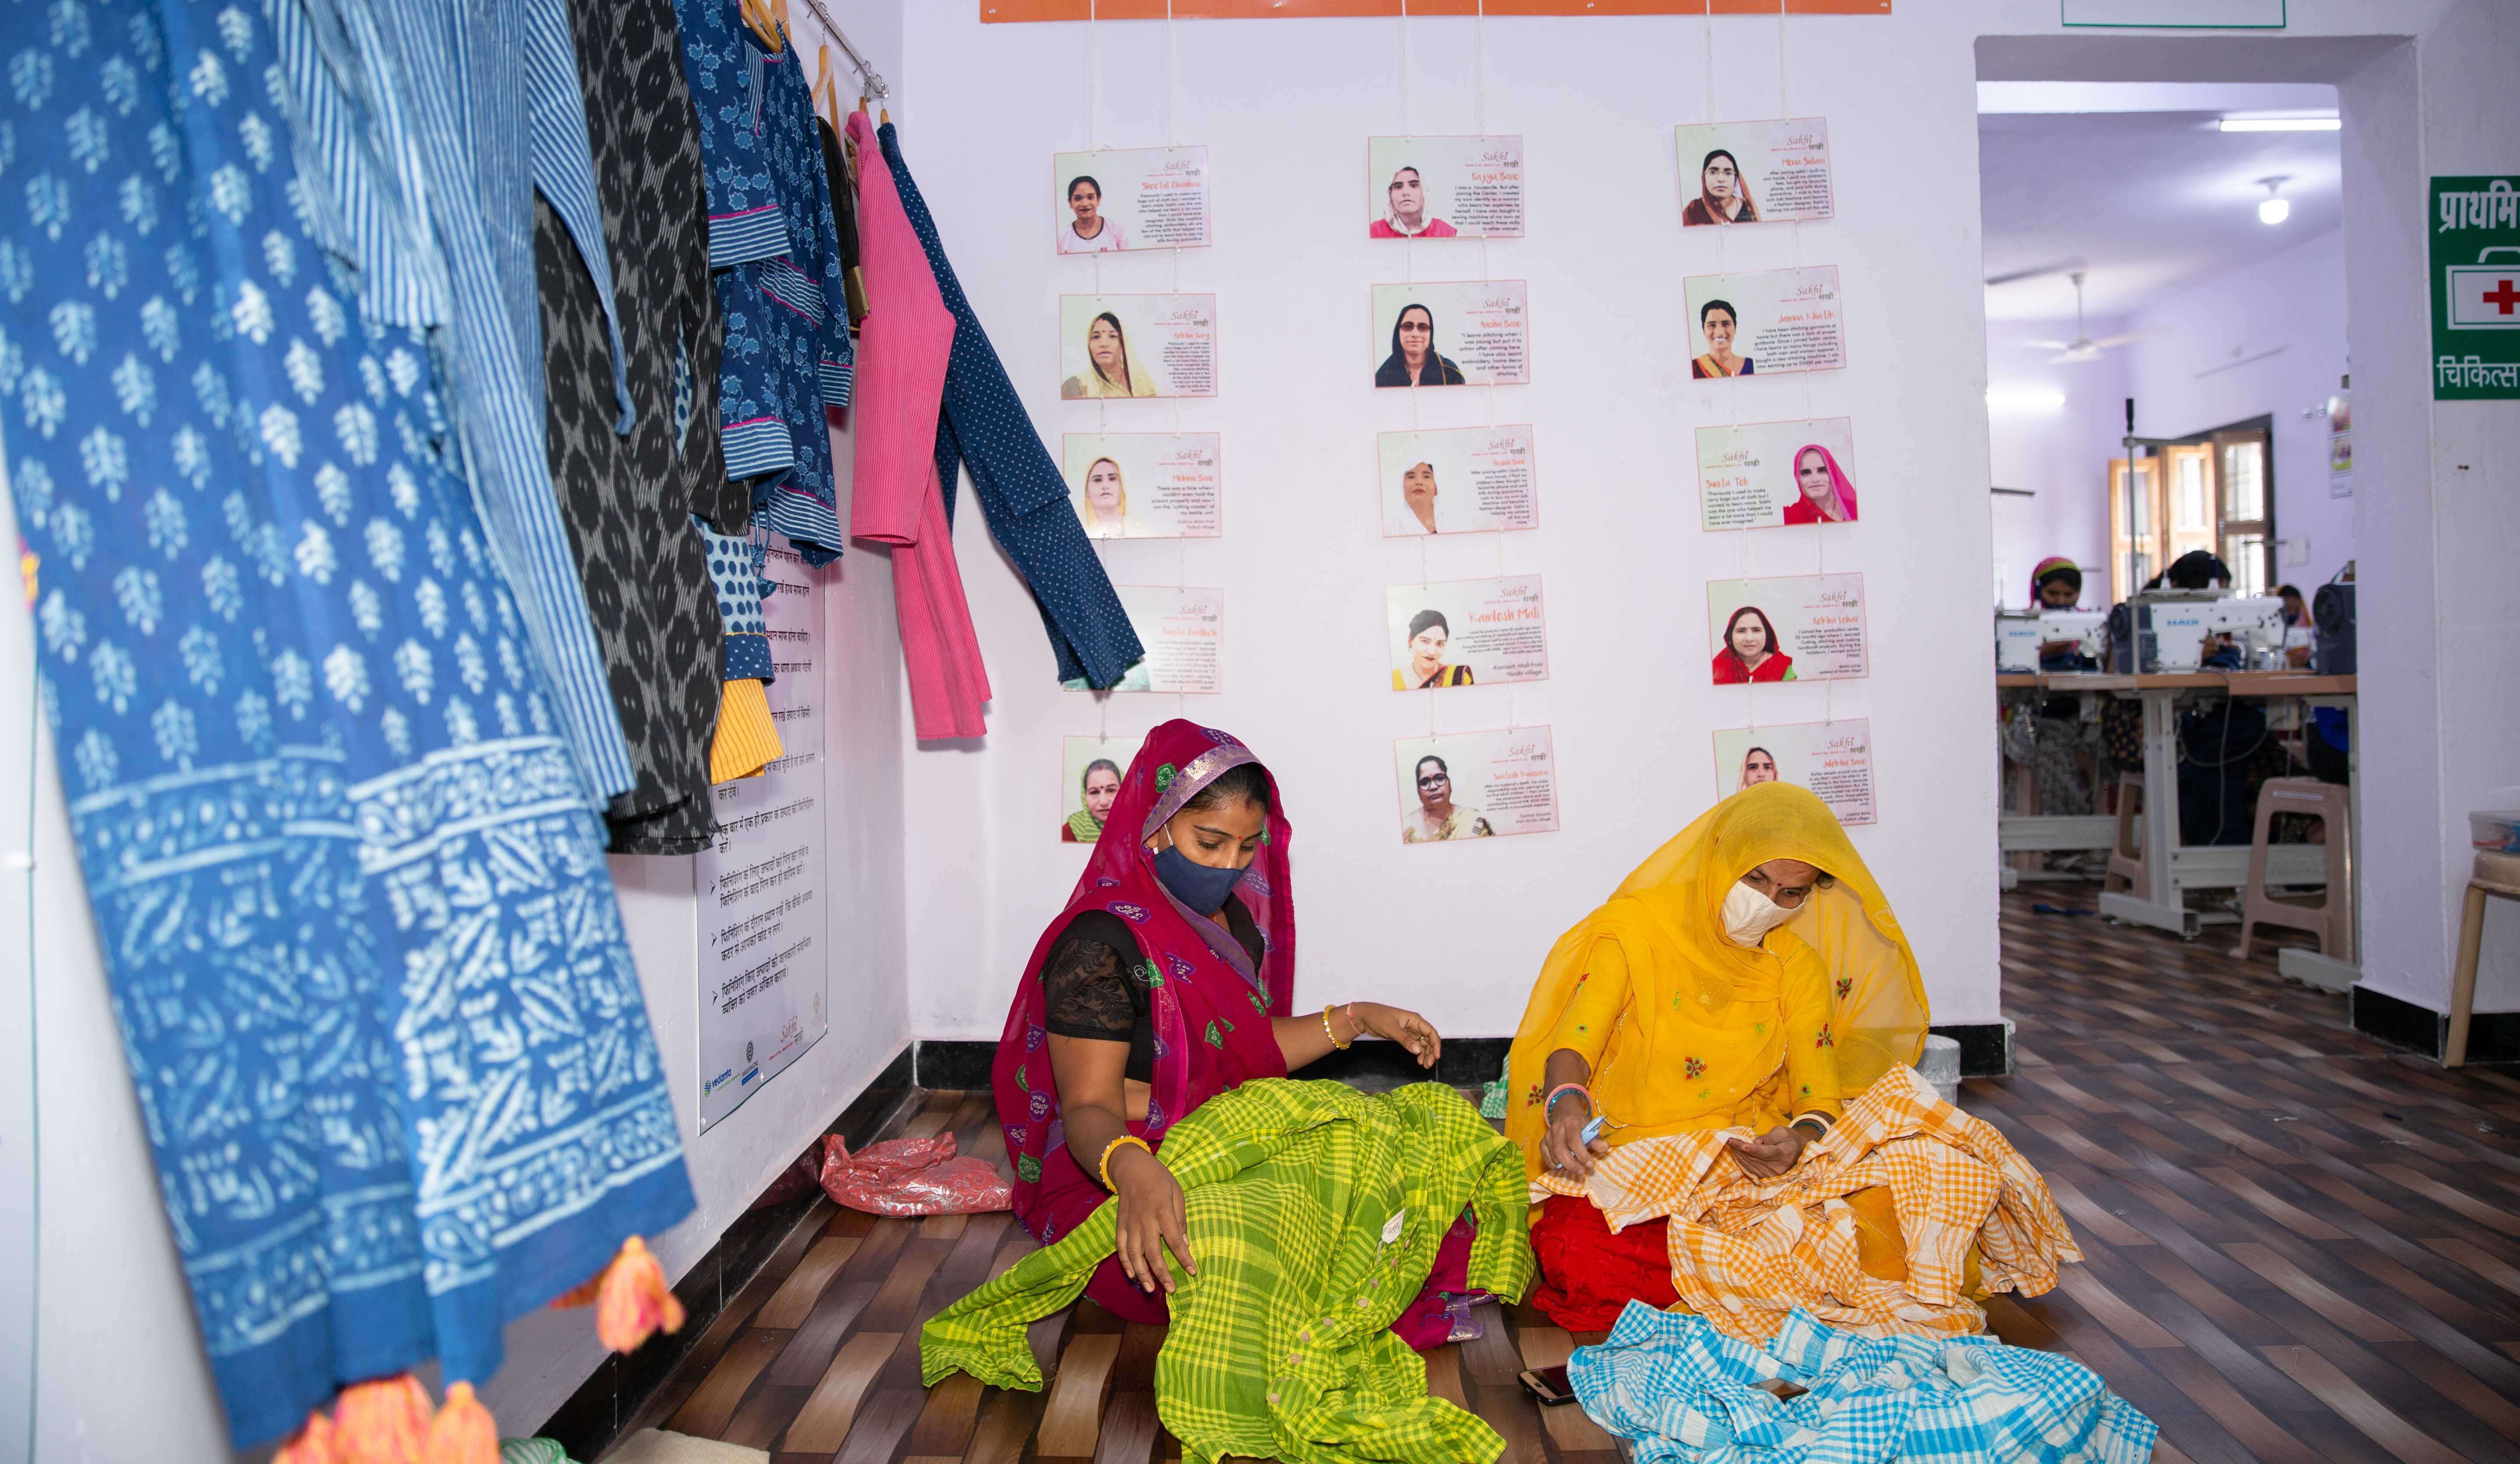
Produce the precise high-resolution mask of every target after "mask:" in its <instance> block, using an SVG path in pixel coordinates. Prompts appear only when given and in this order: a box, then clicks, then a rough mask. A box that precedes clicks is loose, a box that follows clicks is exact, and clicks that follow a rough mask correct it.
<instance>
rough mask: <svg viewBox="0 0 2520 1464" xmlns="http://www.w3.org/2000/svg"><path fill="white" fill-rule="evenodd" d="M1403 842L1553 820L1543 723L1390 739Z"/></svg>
mask: <svg viewBox="0 0 2520 1464" xmlns="http://www.w3.org/2000/svg"><path fill="white" fill-rule="evenodd" d="M1392 771H1393V773H1394V775H1395V776H1396V777H1397V778H1398V779H1399V784H1400V842H1401V843H1403V844H1448V843H1453V842H1455V841H1459V840H1463V839H1493V838H1496V837H1498V836H1499V835H1504V834H1547V833H1551V832H1553V831H1554V830H1555V829H1556V827H1557V761H1556V758H1555V756H1554V755H1553V754H1552V752H1551V750H1550V742H1549V729H1548V728H1547V727H1511V728H1507V729H1505V730H1503V731H1496V732H1447V733H1445V734H1444V735H1443V736H1441V737H1404V738H1402V739H1400V740H1399V741H1398V742H1396V743H1394V744H1392Z"/></svg>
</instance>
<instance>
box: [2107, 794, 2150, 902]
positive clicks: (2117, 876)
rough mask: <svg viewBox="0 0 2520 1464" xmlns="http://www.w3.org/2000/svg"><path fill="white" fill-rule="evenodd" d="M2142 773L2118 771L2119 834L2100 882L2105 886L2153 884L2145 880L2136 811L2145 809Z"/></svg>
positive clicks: (2122, 887) (2121, 887)
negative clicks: (2136, 826)
mask: <svg viewBox="0 0 2520 1464" xmlns="http://www.w3.org/2000/svg"><path fill="white" fill-rule="evenodd" d="M2146 803H2147V800H2146V799H2145V798H2144V796H2143V774H2141V773H2120V774H2118V837H2117V842H2116V843H2115V844H2113V845H2111V846H2109V875H2108V878H2107V879H2105V880H2102V881H2101V882H2100V888H2101V889H2103V890H2140V891H2145V892H2149V891H2150V890H2151V889H2152V887H2151V886H2150V885H2148V884H2146V883H2145V882H2144V876H2143V841H2142V840H2140V839H2138V838H2137V837H2136V833H2135V821H2136V817H2137V815H2138V814H2139V813H2141V812H2142V811H2143V810H2144V807H2145V805H2146Z"/></svg>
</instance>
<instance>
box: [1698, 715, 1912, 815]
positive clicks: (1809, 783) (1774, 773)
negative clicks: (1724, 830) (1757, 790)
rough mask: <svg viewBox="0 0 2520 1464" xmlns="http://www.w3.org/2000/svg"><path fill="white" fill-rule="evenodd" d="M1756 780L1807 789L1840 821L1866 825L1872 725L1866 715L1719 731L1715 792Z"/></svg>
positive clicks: (1869, 812)
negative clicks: (1838, 719) (1831, 720)
mask: <svg viewBox="0 0 2520 1464" xmlns="http://www.w3.org/2000/svg"><path fill="white" fill-rule="evenodd" d="M1754 783H1791V784H1793V785H1794V786H1795V787H1797V788H1808V789H1810V790H1811V791H1812V792H1814V793H1816V794H1818V795H1820V801H1822V802H1823V803H1826V804H1828V811H1829V812H1831V813H1834V814H1836V815H1837V821H1838V822H1839V823H1842V824H1868V823H1870V822H1872V821H1873V818H1874V816H1875V815H1874V812H1873V807H1872V724H1871V723H1870V722H1868V721H1867V720H1865V719H1864V718H1862V717H1856V718H1854V719H1852V720H1848V721H1836V722H1795V723H1790V724H1788V725H1785V726H1781V727H1728V728H1726V729H1724V730H1723V731H1720V732H1718V733H1716V734H1715V796H1716V797H1717V798H1719V799H1720V798H1723V797H1725V796H1726V795H1728V794H1733V793H1738V792H1740V791H1741V790H1742V789H1744V788H1747V787H1749V786H1750V785H1752V784H1754Z"/></svg>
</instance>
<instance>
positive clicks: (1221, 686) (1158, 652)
mask: <svg viewBox="0 0 2520 1464" xmlns="http://www.w3.org/2000/svg"><path fill="white" fill-rule="evenodd" d="M1111 588H1112V589H1113V590H1114V591H1116V592H1117V593H1118V594H1119V596H1120V608H1121V609H1122V610H1124V611H1126V612H1128V615H1129V628H1130V629H1132V630H1135V631H1136V632H1138V643H1139V644H1140V645H1142V646H1145V647H1146V648H1147V659H1146V660H1144V661H1141V662H1139V663H1137V664H1136V665H1133V666H1131V667H1129V669H1128V672H1127V674H1125V675H1123V676H1121V678H1120V679H1119V681H1118V683H1117V684H1115V685H1114V686H1112V688H1111V690H1113V691H1168V692H1198V693H1201V694H1207V693H1214V692H1220V691H1223V690H1225V671H1224V661H1223V658H1222V656H1221V654H1220V652H1221V647H1222V643H1223V641H1224V638H1225V591H1223V590H1221V589H1200V588H1192V589H1184V588H1180V587H1177V586H1174V585H1169V584H1115V585H1113V586H1111ZM1060 684H1061V685H1063V686H1065V687H1066V688H1067V689H1068V690H1069V691H1091V690H1092V689H1093V688H1092V687H1089V686H1087V685H1086V684H1085V678H1084V677H1082V676H1079V677H1077V678H1076V679H1075V680H1073V681H1066V682H1062V683H1060Z"/></svg>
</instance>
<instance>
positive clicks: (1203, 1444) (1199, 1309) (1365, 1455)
mask: <svg viewBox="0 0 2520 1464" xmlns="http://www.w3.org/2000/svg"><path fill="white" fill-rule="evenodd" d="M1155 1157H1156V1159H1157V1160H1158V1161H1160V1162H1161V1163H1162V1164H1163V1165H1164V1167H1167V1168H1169V1169H1171V1170H1172V1171H1173V1177H1174V1178H1176V1179H1178V1180H1179V1181H1180V1182H1181V1187H1182V1191H1183V1198H1184V1200H1185V1202H1186V1205H1185V1208H1186V1210H1187V1213H1188V1219H1189V1229H1190V1246H1191V1251H1192V1254H1193V1257H1194V1258H1196V1260H1197V1262H1198V1274H1197V1275H1196V1276H1189V1275H1186V1274H1184V1273H1183V1271H1182V1270H1181V1269H1180V1267H1179V1266H1178V1265H1175V1266H1174V1268H1173V1278H1174V1282H1175V1285H1176V1286H1177V1287H1178V1289H1177V1290H1176V1291H1175V1292H1174V1293H1173V1295H1172V1300H1171V1306H1172V1328H1171V1331H1170V1332H1169V1333H1167V1334H1166V1336H1165V1339H1164V1345H1163V1350H1162V1351H1160V1352H1158V1353H1157V1354H1156V1357H1155V1414H1156V1416H1157V1417H1158V1418H1160V1419H1162V1420H1163V1423H1164V1427H1165V1428H1167V1429H1169V1430H1171V1431H1172V1434H1173V1437H1174V1438H1176V1439H1179V1440H1180V1441H1181V1445H1182V1458H1183V1459H1184V1460H1185V1461H1186V1464H1213V1461H1215V1460H1217V1459H1218V1458H1220V1457H1222V1456H1224V1455H1226V1454H1234V1455H1238V1456H1241V1457H1247V1458H1259V1459H1271V1458H1275V1459H1283V1460H1286V1461H1288V1464H1332V1461H1353V1460H1395V1461H1413V1464H1417V1461H1422V1464H1459V1461H1461V1460H1464V1459H1468V1460H1476V1461H1478V1464H1490V1461H1493V1460H1494V1459H1495V1458H1496V1457H1497V1456H1498V1455H1499V1454H1501V1453H1503V1452H1504V1451H1505V1441H1504V1440H1503V1439H1501V1438H1499V1437H1498V1435H1497V1432H1496V1430H1494V1429H1492V1428H1490V1427H1488V1425H1487V1424H1486V1423H1485V1422H1484V1421H1482V1420H1481V1419H1479V1418H1478V1417H1476V1416H1475V1415H1473V1414H1471V1413H1468V1412H1466V1411H1464V1410H1463V1409H1462V1408H1460V1407H1457V1406H1456V1405H1454V1404H1453V1403H1450V1402H1447V1401H1446V1400H1444V1399H1443V1398H1439V1397H1431V1396H1429V1395H1427V1392H1426V1364H1425V1362H1424V1361H1423V1360H1422V1359H1421V1358H1419V1357H1418V1354H1417V1353H1416V1352H1414V1351H1412V1350H1410V1348H1409V1345H1408V1344H1407V1343H1406V1342H1404V1341H1403V1340H1401V1338H1400V1337H1398V1336H1397V1335H1395V1334H1394V1333H1393V1332H1392V1331H1391V1324H1392V1323H1393V1322H1394V1321H1395V1320H1397V1319H1399V1317H1400V1315H1401V1313H1402V1312H1403V1311H1404V1310H1405V1309H1406V1308H1407V1307H1408V1306H1409V1305H1410V1304H1411V1303H1412V1302H1413V1301H1414V1300H1416V1299H1417V1298H1418V1296H1419V1294H1420V1293H1421V1292H1422V1291H1423V1290H1424V1289H1425V1284H1426V1278H1427V1275H1428V1272H1429V1271H1430V1269H1431V1268H1432V1266H1433V1264H1434V1261H1435V1258H1436V1254H1437V1252H1438V1251H1439V1250H1440V1249H1441V1247H1442V1244H1443V1241H1444V1239H1445V1237H1446V1236H1447V1235H1448V1234H1450V1233H1451V1232H1452V1231H1453V1228H1454V1225H1455V1223H1456V1221H1457V1218H1458V1217H1459V1216H1460V1214H1461V1213H1462V1210H1463V1207H1464V1206H1467V1207H1469V1208H1470V1209H1471V1210H1472V1211H1473V1212H1475V1214H1476V1223H1477V1229H1476V1234H1475V1237H1474V1238H1473V1239H1472V1240H1471V1241H1470V1254H1469V1263H1468V1266H1467V1268H1466V1272H1467V1273H1466V1276H1465V1278H1464V1279H1465V1282H1466V1284H1467V1285H1468V1286H1471V1287H1477V1288H1481V1289H1484V1290H1487V1291H1491V1292H1494V1293H1496V1294H1497V1295H1498V1296H1500V1297H1503V1298H1505V1299H1507V1300H1508V1301H1510V1300H1513V1299H1515V1298H1518V1297H1520V1296H1521V1295H1522V1290H1523V1288H1524V1286H1526V1285H1527V1284H1529V1282H1530V1280H1531V1248H1530V1246H1529V1245H1528V1244H1526V1242H1525V1239H1524V1234H1523V1224H1522V1221H1523V1212H1524V1201H1523V1193H1522V1191H1523V1178H1522V1154H1521V1151H1520V1150H1518V1149H1517V1148H1515V1147H1514V1146H1513V1145H1512V1144H1511V1143H1509V1142H1508V1141H1507V1140H1506V1139H1504V1138H1503V1137H1501V1136H1500V1135H1499V1134H1498V1133H1497V1132H1496V1130H1495V1129H1493V1128H1491V1127H1489V1126H1488V1124H1487V1122H1486V1121H1484V1120H1482V1119H1481V1118H1480V1117H1479V1116H1478V1111H1477V1110H1476V1109H1474V1108H1472V1107H1471V1106H1470V1105H1469V1104H1468V1103H1466V1102H1463V1099H1462V1096H1461V1094H1459V1093H1457V1092H1455V1091H1453V1090H1452V1089H1451V1088H1448V1087H1445V1086H1443V1085H1441V1084H1439V1083H1415V1084H1412V1085H1410V1086H1408V1087H1404V1088H1399V1089H1396V1090H1394V1091H1392V1092H1389V1093H1360V1092H1357V1091H1356V1090H1355V1089H1353V1088H1350V1087H1347V1086H1345V1085H1343V1084H1340V1083H1335V1082H1298V1081H1294V1080H1292V1079H1289V1078H1283V1077H1271V1078H1261V1079H1259V1080H1257V1081H1253V1082H1246V1083H1244V1084H1243V1085H1242V1086H1240V1087H1238V1088H1236V1089H1234V1090H1233V1091H1231V1092H1227V1093H1220V1094H1218V1095H1217V1096H1216V1097H1213V1098H1210V1099H1209V1100H1207V1101H1206V1102H1205V1103H1202V1104H1200V1105H1199V1106H1198V1107H1197V1108H1196V1109H1194V1110H1193V1111H1192V1113H1191V1115H1190V1117H1188V1118H1186V1119H1184V1120H1182V1121H1180V1122H1178V1123H1176V1124H1174V1125H1173V1128H1172V1130H1171V1132H1169V1133H1167V1134H1166V1135H1165V1136H1164V1146H1163V1149H1162V1151H1161V1152H1160V1153H1158V1154H1157V1155H1156V1156H1155ZM1117 1212H1118V1205H1117V1203H1116V1202H1111V1203H1106V1204H1104V1205H1103V1206H1102V1208H1101V1209H1100V1210H1097V1211H1095V1212H1093V1213H1092V1214H1090V1215H1088V1216H1087V1217H1086V1218H1085V1219H1084V1220H1083V1221H1082V1222H1081V1223H1080V1224H1079V1225H1078V1226H1077V1227H1076V1228H1075V1229H1074V1230H1071V1231H1069V1232H1068V1233H1067V1234H1066V1235H1064V1236H1062V1237H1060V1238H1059V1240H1058V1242H1057V1244H1055V1245H1053V1246H1050V1247H1048V1248H1047V1249H1045V1250H1040V1251H1036V1252H1034V1253H1033V1254H1032V1255H1030V1256H1027V1257H1025V1258H1023V1260H1021V1261H1020V1262H1018V1263H1017V1264H1016V1265H1015V1266H1014V1268H1013V1269H1012V1270H1010V1271H1008V1272H1007V1273H1006V1274H1005V1275H1003V1276H1000V1277H999V1278H998V1279H996V1280H995V1281H991V1282H989V1283H987V1284H986V1285H984V1286H982V1287H980V1289H978V1290H977V1291H974V1292H972V1293H971V1294H970V1295H969V1296H967V1297H965V1298H964V1299H963V1300H961V1301H959V1302H956V1303H955V1304H953V1305H951V1306H948V1307H946V1308H945V1309H944V1310H943V1311H941V1312H938V1313H937V1314H936V1317H935V1319H934V1320H932V1321H930V1322H928V1324H927V1326H926V1328H925V1330H924V1332H923V1333H922V1336H921V1338H920V1371H921V1375H922V1379H923V1381H925V1382H927V1383H930V1384H933V1383H934V1382H936V1381H937V1380H938V1379H939V1378H942V1377H944V1376H945V1375H946V1374H948V1373H951V1372H954V1371H956V1370H958V1369H959V1370H961V1371H964V1372H967V1373H969V1374H971V1375H972V1376H973V1377H975V1378H978V1379H979V1380H980V1381H981V1382H983V1383H988V1384H993V1385H995V1386H997V1387H1001V1388H1023V1389H1038V1388H1039V1387H1041V1368H1040V1365H1039V1364H1038V1363H1037V1362H1035V1361H1034V1359H1033V1354H1032V1350H1031V1348H1030V1347H1029V1346H1028V1345H1027V1344H1026V1340H1025V1332H1024V1327H1025V1324H1026V1323H1028V1322H1031V1321H1033V1320H1035V1319H1037V1318H1040V1317H1044V1316H1048V1315H1050V1314H1051V1313H1052V1312H1054V1311H1057V1310H1058V1309H1059V1308H1060V1307H1062V1306H1065V1305H1067V1304H1069V1303H1071V1302H1073V1301H1075V1300H1076V1297H1077V1295H1078V1293H1080V1292H1082V1291H1083V1290H1084V1289H1085V1283H1086V1281H1087V1279H1088V1278H1090V1277H1091V1276H1092V1275H1093V1274H1094V1270H1095V1268H1096V1267H1097V1266H1099V1265H1101V1264H1102V1258H1104V1257H1106V1256H1109V1255H1110V1254H1111V1252H1112V1248H1113V1235H1114V1218H1115V1216H1116V1214H1117Z"/></svg>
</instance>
